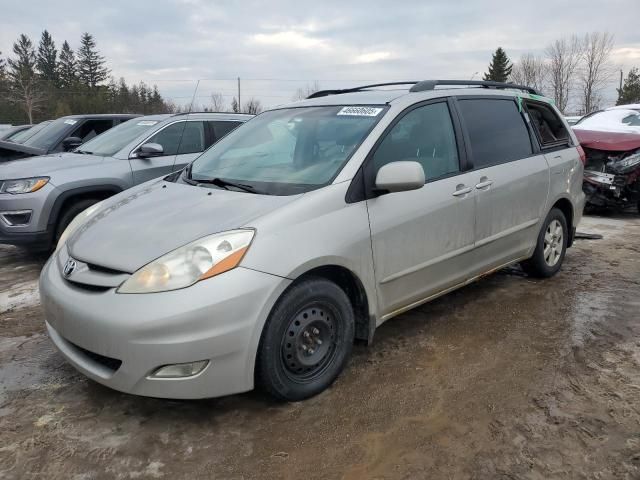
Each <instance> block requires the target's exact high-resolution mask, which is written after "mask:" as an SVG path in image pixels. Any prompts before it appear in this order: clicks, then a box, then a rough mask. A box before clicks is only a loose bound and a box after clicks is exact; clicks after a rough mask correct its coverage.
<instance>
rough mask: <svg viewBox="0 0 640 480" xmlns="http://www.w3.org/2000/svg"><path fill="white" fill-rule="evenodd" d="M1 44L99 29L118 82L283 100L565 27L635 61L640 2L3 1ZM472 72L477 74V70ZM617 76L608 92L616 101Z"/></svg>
mask: <svg viewBox="0 0 640 480" xmlns="http://www.w3.org/2000/svg"><path fill="white" fill-rule="evenodd" d="M0 7H1V8H0V12H1V16H0V51H2V52H3V56H6V55H7V54H9V52H10V51H11V46H12V44H13V42H14V41H15V39H16V37H17V36H18V35H19V34H20V33H26V34H27V35H29V36H30V37H31V38H32V40H34V42H36V43H37V40H38V39H39V36H40V34H41V32H42V30H43V29H47V30H49V32H50V33H51V34H52V35H53V37H54V40H55V41H56V44H57V45H58V47H59V46H60V45H61V44H62V41H63V40H65V39H66V40H68V41H69V42H70V44H71V46H72V47H73V48H74V49H76V48H77V45H78V42H79V38H80V35H81V33H82V32H85V31H88V32H90V33H92V34H93V35H94V36H95V39H96V41H97V44H98V48H99V49H100V51H101V52H102V54H103V55H104V56H105V57H107V59H108V62H109V67H110V68H111V70H112V73H113V75H114V76H116V77H120V76H124V77H125V78H126V79H127V80H128V81H136V82H137V81H140V80H144V81H145V82H147V83H149V84H157V85H158V87H159V88H160V90H161V92H162V93H163V94H164V95H165V96H167V97H171V98H173V99H174V100H175V101H176V102H177V103H187V102H188V100H187V99H188V97H190V96H191V95H192V94H193V92H194V87H195V82H194V79H216V80H206V81H202V82H201V83H200V87H199V89H198V97H199V98H198V101H199V102H204V101H206V98H203V97H205V96H208V95H209V93H210V92H211V91H218V92H221V93H223V94H224V95H225V96H226V100H227V101H230V100H231V96H232V95H233V94H234V93H235V82H233V81H225V80H221V79H232V78H235V77H237V76H240V77H241V78H242V96H243V99H246V98H248V97H249V96H256V97H258V98H259V99H260V100H261V101H262V103H263V104H264V105H275V104H280V103H286V102H288V101H289V100H290V99H291V97H292V95H293V94H294V92H295V90H296V88H298V87H302V86H304V85H305V84H306V83H311V82H313V81H314V80H318V81H319V82H320V86H321V87H323V88H335V87H340V86H352V85H355V84H358V83H361V82H365V83H366V82H383V81H394V80H420V79H426V78H461V79H469V78H471V77H472V76H474V75H475V78H476V79H477V78H479V77H481V75H482V74H483V73H484V72H485V71H486V69H487V65H488V63H489V60H490V58H491V54H492V52H493V51H494V50H495V48H496V47H497V46H502V47H503V48H504V49H505V50H506V51H507V54H508V55H509V56H510V57H511V59H512V60H517V59H518V58H519V57H520V55H521V54H522V53H524V52H534V53H542V52H543V50H544V48H545V46H546V45H547V44H549V43H550V42H551V41H553V40H554V39H557V38H560V37H562V36H566V35H569V34H571V33H578V34H583V33H585V32H589V31H608V32H611V33H613V34H614V35H615V41H616V46H615V50H614V54H613V60H614V62H615V64H616V66H617V67H618V68H619V69H623V70H624V71H625V74H626V72H627V71H628V69H629V68H630V67H632V66H640V28H638V20H639V19H640V0H536V1H535V2H529V1H527V2H518V1H517V0H516V1H514V0H509V1H507V0H485V1H479V0H417V1H414V0H410V1H395V2H393V1H392V2H389V1H388V0H387V1H373V0H366V1H363V0H350V1H347V0H342V1H335V0H316V1H312V2H311V1H304V0H297V1H293V0H270V1H268V2H265V1H262V2H260V1H253V0H240V1H235V2H231V1H224V2H223V1H218V2H214V1H205V0H174V1H160V0H153V1H152V0H128V1H121V0H109V1H100V2H97V1H92V0H84V1H82V2H78V1H71V0H57V1H55V2H53V1H51V0H28V1H22V2H17V1H14V0H0ZM476 72H478V73H476ZM615 84H617V77H616V78H615V79H614V80H613V82H612V85H611V87H610V88H609V91H608V93H607V96H608V97H609V98H610V99H611V100H613V98H612V97H613V95H614V94H615V90H614V87H615Z"/></svg>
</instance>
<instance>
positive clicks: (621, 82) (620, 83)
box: [620, 70, 622, 91]
mask: <svg viewBox="0 0 640 480" xmlns="http://www.w3.org/2000/svg"><path fill="white" fill-rule="evenodd" d="M620 91H622V70H620Z"/></svg>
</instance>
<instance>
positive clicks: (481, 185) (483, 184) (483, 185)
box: [476, 179, 493, 190]
mask: <svg viewBox="0 0 640 480" xmlns="http://www.w3.org/2000/svg"><path fill="white" fill-rule="evenodd" d="M480 180H482V179H480ZM491 185H493V180H489V179H487V180H483V181H482V182H480V183H478V184H477V185H476V188H477V189H478V190H485V189H487V188H489V187H490V186H491Z"/></svg>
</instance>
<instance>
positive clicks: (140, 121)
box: [77, 118, 159, 157]
mask: <svg viewBox="0 0 640 480" xmlns="http://www.w3.org/2000/svg"><path fill="white" fill-rule="evenodd" d="M158 122H159V120H146V119H144V118H134V119H132V120H128V121H126V122H124V123H121V124H120V125H118V126H117V127H113V128H112V129H110V130H107V131H106V132H104V133H102V134H100V135H98V136H97V137H94V138H92V139H91V140H89V141H88V142H85V143H83V144H82V145H80V147H78V149H77V151H79V152H81V153H90V154H92V155H99V156H101V157H110V156H112V155H115V154H116V153H117V152H119V151H120V150H121V149H122V148H124V147H125V146H126V145H127V144H128V143H131V142H133V141H134V140H135V139H136V138H138V137H139V136H140V135H141V134H143V133H144V132H146V131H147V130H149V129H151V127H153V126H154V125H156V124H158Z"/></svg>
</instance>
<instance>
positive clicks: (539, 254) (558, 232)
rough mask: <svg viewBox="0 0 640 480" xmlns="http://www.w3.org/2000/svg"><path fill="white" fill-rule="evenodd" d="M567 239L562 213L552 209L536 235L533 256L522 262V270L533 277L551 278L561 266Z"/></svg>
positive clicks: (567, 231)
mask: <svg viewBox="0 0 640 480" xmlns="http://www.w3.org/2000/svg"><path fill="white" fill-rule="evenodd" d="M568 239H569V229H568V227H567V220H566V218H565V216H564V213H562V211H561V210H559V209H557V208H553V209H552V210H551V211H550V212H549V215H547V218H546V219H545V221H544V224H543V227H542V230H541V231H540V234H539V235H538V243H537V244H536V249H535V250H534V252H533V256H532V257H531V258H530V259H528V260H525V261H524V262H522V264H521V265H522V269H523V270H524V271H525V272H527V273H528V274H529V275H531V276H533V277H540V278H547V277H552V276H553V275H555V274H556V273H558V270H560V267H561V266H562V262H563V261H564V256H565V253H566V251H567V241H568Z"/></svg>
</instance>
